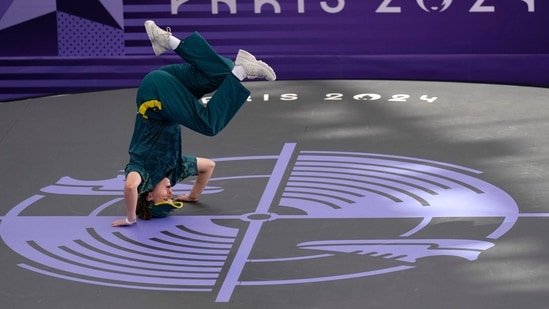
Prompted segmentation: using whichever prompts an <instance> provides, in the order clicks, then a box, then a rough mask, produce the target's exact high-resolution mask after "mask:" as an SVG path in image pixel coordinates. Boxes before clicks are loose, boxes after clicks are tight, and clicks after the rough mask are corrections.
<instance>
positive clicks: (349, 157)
mask: <svg viewBox="0 0 549 309" xmlns="http://www.w3.org/2000/svg"><path fill="white" fill-rule="evenodd" d="M215 161H216V162H217V164H218V166H221V167H222V166H223V165H224V164H230V163H238V164H239V165H246V164H247V163H250V162H252V161H255V162H256V163H257V162H260V163H261V164H262V165H267V166H268V170H269V171H268V172H262V171H260V172H258V173H254V172H250V173H248V174H239V172H241V170H240V171H239V170H238V169H229V172H225V173H224V172H223V171H222V172H221V175H217V174H218V172H217V171H216V177H215V178H212V179H211V181H210V185H209V187H208V188H207V190H206V191H205V193H204V194H210V195H212V196H214V195H216V194H225V193H227V192H226V191H227V190H228V189H227V188H228V186H230V184H231V183H233V182H242V181H249V182H252V183H253V184H254V185H255V186H261V188H263V190H258V191H260V192H259V193H257V195H258V196H257V200H253V205H254V207H255V208H250V209H249V208H246V207H244V206H242V205H239V204H238V202H235V201H231V200H227V202H226V203H227V205H226V206H224V208H223V209H222V207H220V208H219V209H222V210H219V209H203V210H200V211H195V212H193V213H185V209H187V208H186V207H189V206H186V207H184V208H183V209H182V210H180V211H178V212H177V213H176V214H175V215H173V216H170V217H167V218H163V219H153V220H150V221H146V222H139V223H138V224H136V225H134V226H131V227H124V228H112V227H111V226H110V222H111V221H112V220H113V216H114V215H115V214H119V213H120V210H121V209H123V206H121V205H122V204H123V198H122V187H123V181H124V179H123V175H118V176H117V177H115V178H113V179H107V180H102V181H82V180H76V179H73V178H70V177H62V178H61V179H59V181H58V182H57V183H56V184H54V185H51V186H47V187H44V188H42V189H41V193H40V194H36V195H34V196H31V197H29V198H27V199H26V200H24V201H22V202H21V203H19V204H18V205H16V206H15V207H14V208H12V209H11V210H10V211H9V212H8V213H7V214H6V216H5V217H4V218H3V219H2V221H1V224H0V234H1V236H2V238H3V240H4V242H5V243H6V244H7V245H8V246H9V247H10V248H11V249H12V250H14V251H15V252H17V253H18V254H20V255H21V256H23V257H25V258H26V259H27V260H26V262H21V263H20V264H19V266H20V267H23V268H25V269H28V270H30V271H34V272H37V273H40V274H43V275H47V276H51V277H56V278H60V279H66V280H72V281H78V282H83V283H89V284H96V285H102V286H113V287H121V288H130V289H144V290H160V291H181V292H188V293H194V292H205V293H211V294H212V295H213V296H212V297H213V298H215V302H228V301H229V300H230V299H231V296H232V295H233V293H234V291H235V288H236V287H237V286H238V287H239V288H246V287H247V286H272V285H289V284H295V285H298V284H301V283H311V282H326V281H335V280H346V279H351V278H361V277H371V276H376V275H380V274H387V273H391V272H397V271H405V270H407V269H411V268H414V267H418V265H416V262H417V261H418V260H419V259H429V258H430V257H434V256H437V257H445V256H449V257H454V258H455V257H458V258H462V259H465V260H466V261H475V260H476V259H478V258H479V255H480V254H481V253H482V252H483V251H485V250H488V249H490V248H491V247H492V246H494V245H495V240H497V239H498V238H499V237H501V236H502V235H504V234H505V233H507V232H508V231H509V230H510V229H511V228H512V227H513V226H514V224H515V222H516V221H517V219H518V218H519V216H520V214H519V209H518V206H517V204H516V202H515V201H514V200H513V199H512V198H511V197H510V196H509V195H508V194H507V193H505V192H504V191H502V190H501V189H499V188H497V187H496V186H494V185H492V184H490V183H487V182H486V181H483V180H481V179H479V178H478V175H479V174H480V173H481V172H480V171H477V170H474V169H470V168H467V167H462V166H457V165H453V164H449V163H444V162H437V161H431V160H425V159H419V158H412V157H403V156H394V155H385V154H375V153H361V152H341V151H315V150H298V149H297V145H296V144H293V143H288V144H285V145H284V146H283V147H282V150H281V152H280V153H278V154H274V155H265V156H248V157H228V158H217V159H215ZM246 162H247V163H246ZM222 170H223V169H222ZM190 187H191V185H190V184H178V185H177V186H175V187H174V191H175V193H176V194H178V191H187V190H188V189H189V188H190ZM237 187H238V188H239V189H240V191H242V186H240V185H239V186H237ZM67 196H68V197H70V198H71V199H72V200H74V198H75V196H78V197H79V198H81V199H82V200H83V201H89V202H83V203H82V204H83V205H85V204H90V205H91V206H88V207H89V209H90V211H89V213H86V215H74V214H75V213H76V214H80V213H83V210H82V209H80V208H78V207H86V206H77V205H66V206H64V207H62V208H59V207H57V208H55V209H52V207H51V205H52V203H55V202H52V201H49V200H50V199H52V200H55V201H57V202H58V201H59V200H60V199H63V197H67ZM205 198H207V197H205ZM203 199H204V198H203ZM237 200H238V199H237ZM247 200H250V199H247ZM98 201H99V205H97V203H98ZM115 206H116V207H115ZM41 207H43V208H41ZM231 207H232V208H231ZM37 209H38V212H39V213H40V209H43V210H42V212H41V213H48V214H47V215H40V216H37V215H31V213H34V212H36V211H37ZM31 210H33V211H34V212H33V211H31ZM63 211H65V213H62V212H63ZM51 212H59V213H58V214H50V213H51ZM478 218H480V219H482V218H485V219H486V218H487V219H490V220H492V221H494V222H495V223H494V222H491V223H490V224H489V225H487V227H483V229H482V230H481V232H477V233H476V234H475V236H474V237H473V236H471V234H467V233H464V234H463V235H461V234H459V233H457V234H456V233H445V232H441V230H440V229H439V228H438V227H439V224H440V223H441V221H440V220H443V221H444V220H451V219H456V220H457V219H459V220H460V221H467V220H468V219H470V220H475V219H478ZM384 220H390V222H391V224H390V225H385V226H383V225H382V228H377V229H376V225H377V226H378V227H379V224H380V222H386V221H384ZM395 222H397V223H398V224H395ZM380 231H381V232H380ZM272 233H278V234H277V236H276V237H275V238H272V237H271V238H270V237H268V236H269V235H272ZM479 234H480V235H479ZM269 239H271V240H272V239H276V241H277V242H279V243H277V244H276V246H273V245H272V243H270V242H269ZM337 263H345V265H346V267H344V268H337V267H336V268H333V269H332V268H330V267H324V266H323V265H334V264H337ZM295 269H299V270H300V271H295ZM273 270H280V271H273ZM286 270H288V271H286ZM291 270H294V271H291Z"/></svg>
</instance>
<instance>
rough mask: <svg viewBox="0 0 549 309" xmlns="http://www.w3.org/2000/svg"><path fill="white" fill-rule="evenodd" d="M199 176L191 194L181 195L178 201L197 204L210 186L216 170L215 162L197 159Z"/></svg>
mask: <svg viewBox="0 0 549 309" xmlns="http://www.w3.org/2000/svg"><path fill="white" fill-rule="evenodd" d="M196 165H197V167H198V176H197V177H196V180H195V183H194V185H193V188H192V190H191V192H190V193H187V194H183V195H179V196H178V197H177V198H176V200H177V201H182V202H196V201H198V198H199V197H200V195H201V194H202V192H203V191H204V189H205V188H206V186H207V185H208V182H209V181H210V178H211V177H212V174H213V171H214V169H215V162H214V161H212V160H210V159H206V158H196Z"/></svg>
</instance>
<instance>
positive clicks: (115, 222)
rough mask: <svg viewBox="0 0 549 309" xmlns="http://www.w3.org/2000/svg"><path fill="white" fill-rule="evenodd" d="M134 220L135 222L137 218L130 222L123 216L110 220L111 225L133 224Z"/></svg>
mask: <svg viewBox="0 0 549 309" xmlns="http://www.w3.org/2000/svg"><path fill="white" fill-rule="evenodd" d="M135 222H137V219H135V220H134V221H133V222H131V221H130V220H128V218H127V217H126V218H124V219H119V220H116V221H113V222H112V224H111V225H112V226H127V225H132V224H135Z"/></svg>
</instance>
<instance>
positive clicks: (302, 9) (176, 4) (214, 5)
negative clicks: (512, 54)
mask: <svg viewBox="0 0 549 309" xmlns="http://www.w3.org/2000/svg"><path fill="white" fill-rule="evenodd" d="M452 1H453V0H416V2H417V5H418V6H419V7H420V8H421V9H422V10H424V11H426V12H430V13H431V12H444V11H446V10H447V9H448V8H450V6H451V5H452ZM471 1H474V2H473V4H472V6H471V8H470V10H469V12H470V13H493V12H495V11H496V6H494V5H491V4H490V3H491V2H492V1H489V0H471ZM515 1H517V2H518V1H521V2H523V3H524V4H526V6H527V10H528V12H535V11H536V10H535V0H515ZM187 2H190V0H171V5H170V7H171V14H172V15H177V14H178V13H179V11H180V10H185V9H184V8H183V9H182V8H181V6H183V5H184V4H186V3H187ZM379 2H380V3H379V6H378V7H377V9H376V11H375V12H376V13H402V7H401V6H400V5H399V2H401V1H398V0H379ZM220 4H221V6H222V7H223V8H222V10H223V9H225V8H227V9H228V10H229V12H230V14H238V8H239V6H238V5H239V2H238V1H237V0H212V2H211V13H212V14H213V15H217V14H219V12H220ZM284 5H288V3H285V4H284ZM313 5H314V6H317V7H320V9H321V10H322V11H323V12H325V13H329V14H339V13H341V12H343V11H344V10H345V0H337V1H318V2H317V3H314V4H310V3H307V5H306V4H305V0H297V3H291V8H292V10H294V11H295V10H296V9H297V13H299V14H304V13H306V12H307V11H308V10H312V9H311V7H312V6H313ZM253 8H254V14H262V13H263V12H267V11H268V12H274V13H275V14H281V13H283V12H286V11H288V10H289V8H288V7H283V5H281V4H280V2H279V1H278V0H254V1H253ZM315 9H316V8H315Z"/></svg>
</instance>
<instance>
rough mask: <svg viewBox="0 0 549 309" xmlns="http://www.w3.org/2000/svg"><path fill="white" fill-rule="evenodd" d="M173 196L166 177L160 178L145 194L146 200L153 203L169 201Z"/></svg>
mask: <svg viewBox="0 0 549 309" xmlns="http://www.w3.org/2000/svg"><path fill="white" fill-rule="evenodd" d="M172 197H173V191H172V185H171V184H170V180H169V179H168V178H164V179H162V180H161V181H160V182H159V183H158V184H156V186H154V189H153V190H152V191H151V192H150V193H149V195H148V196H147V201H153V202H154V203H160V202H166V201H171V200H172Z"/></svg>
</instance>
